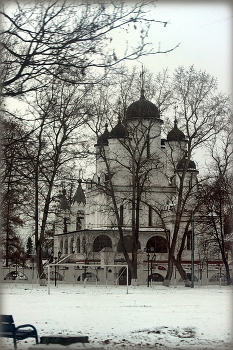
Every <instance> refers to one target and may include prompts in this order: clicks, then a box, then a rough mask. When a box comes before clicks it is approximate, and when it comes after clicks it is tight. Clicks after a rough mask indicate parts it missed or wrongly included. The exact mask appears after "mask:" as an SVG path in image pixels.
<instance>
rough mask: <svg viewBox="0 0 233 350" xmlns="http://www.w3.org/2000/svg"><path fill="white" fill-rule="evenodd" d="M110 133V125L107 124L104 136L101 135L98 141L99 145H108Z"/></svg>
mask: <svg viewBox="0 0 233 350" xmlns="http://www.w3.org/2000/svg"><path fill="white" fill-rule="evenodd" d="M109 134H110V133H109V131H108V124H107V123H106V124H105V130H104V133H103V134H102V135H100V136H99V137H98V139H97V145H105V146H107V145H108V137H109Z"/></svg>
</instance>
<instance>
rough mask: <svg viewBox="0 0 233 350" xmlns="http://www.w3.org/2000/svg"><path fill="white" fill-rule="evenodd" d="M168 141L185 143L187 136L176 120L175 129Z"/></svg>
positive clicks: (168, 136) (170, 133)
mask: <svg viewBox="0 0 233 350" xmlns="http://www.w3.org/2000/svg"><path fill="white" fill-rule="evenodd" d="M167 141H185V135H184V133H183V132H182V131H181V130H180V129H178V127H177V120H176V119H175V121H174V127H173V129H172V130H171V131H169V133H168V134H167Z"/></svg>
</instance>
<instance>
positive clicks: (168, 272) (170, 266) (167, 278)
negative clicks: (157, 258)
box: [163, 251, 174, 287]
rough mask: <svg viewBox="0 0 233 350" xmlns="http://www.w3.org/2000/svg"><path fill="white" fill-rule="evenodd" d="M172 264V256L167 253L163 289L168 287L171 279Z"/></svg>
mask: <svg viewBox="0 0 233 350" xmlns="http://www.w3.org/2000/svg"><path fill="white" fill-rule="evenodd" d="M173 264H174V256H173V255H172V254H171V252H170V251H169V253H168V267H167V274H166V277H165V279H164V281H163V286H165V287H169V286H170V282H171V278H172V274H173Z"/></svg>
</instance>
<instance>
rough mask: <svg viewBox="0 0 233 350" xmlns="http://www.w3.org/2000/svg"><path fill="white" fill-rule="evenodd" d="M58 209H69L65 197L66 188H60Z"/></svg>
mask: <svg viewBox="0 0 233 350" xmlns="http://www.w3.org/2000/svg"><path fill="white" fill-rule="evenodd" d="M60 209H61V210H69V209H70V203H69V201H68V199H67V198H66V190H65V189H63V190H62V195H61V198H60Z"/></svg>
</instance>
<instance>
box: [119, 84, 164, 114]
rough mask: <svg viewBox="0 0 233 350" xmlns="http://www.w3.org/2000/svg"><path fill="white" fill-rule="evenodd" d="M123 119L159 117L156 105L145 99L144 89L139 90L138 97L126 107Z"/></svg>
mask: <svg viewBox="0 0 233 350" xmlns="http://www.w3.org/2000/svg"><path fill="white" fill-rule="evenodd" d="M125 119H126V120H132V119H160V114H159V110H158V108H157V107H156V105H155V104H154V103H152V102H150V101H148V100H146V98H145V96H144V90H141V97H140V99H139V100H138V101H135V102H133V103H131V105H129V107H128V108H127V110H126V117H125Z"/></svg>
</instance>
